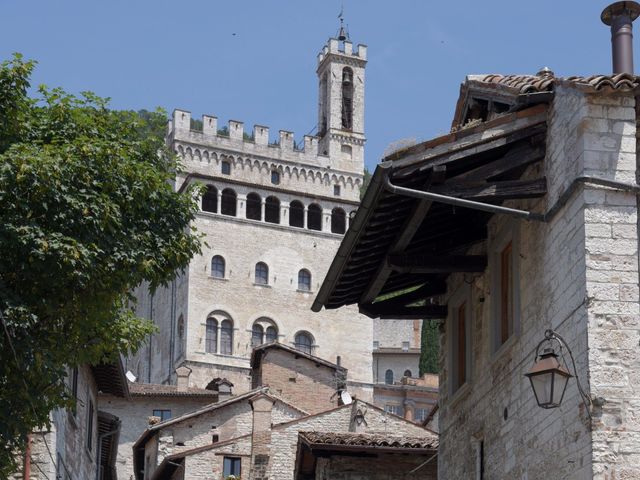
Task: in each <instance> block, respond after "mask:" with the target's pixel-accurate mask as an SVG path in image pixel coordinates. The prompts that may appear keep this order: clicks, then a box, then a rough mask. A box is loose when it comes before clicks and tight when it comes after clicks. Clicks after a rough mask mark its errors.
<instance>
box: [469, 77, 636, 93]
mask: <svg viewBox="0 0 640 480" xmlns="http://www.w3.org/2000/svg"><path fill="white" fill-rule="evenodd" d="M467 82H470V83H481V84H485V85H492V86H496V87H504V88H506V89H510V90H513V91H514V92H515V93H518V94H526V93H539V92H552V91H553V89H554V87H555V85H557V84H559V83H564V82H567V83H570V84H576V85H585V86H589V87H592V88H594V89H595V90H600V89H602V88H605V87H610V88H612V89H614V90H632V89H634V88H637V87H638V86H640V77H638V76H636V75H630V74H628V73H618V74H616V75H591V76H589V77H583V76H571V77H565V78H561V77H555V76H553V73H552V72H544V71H543V72H541V73H540V74H538V75H499V74H490V75H469V76H468V77H467Z"/></svg>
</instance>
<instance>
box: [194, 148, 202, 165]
mask: <svg viewBox="0 0 640 480" xmlns="http://www.w3.org/2000/svg"><path fill="white" fill-rule="evenodd" d="M193 158H194V159H195V160H197V161H199V162H201V161H202V154H201V153H200V149H199V148H196V149H195V150H194V151H193Z"/></svg>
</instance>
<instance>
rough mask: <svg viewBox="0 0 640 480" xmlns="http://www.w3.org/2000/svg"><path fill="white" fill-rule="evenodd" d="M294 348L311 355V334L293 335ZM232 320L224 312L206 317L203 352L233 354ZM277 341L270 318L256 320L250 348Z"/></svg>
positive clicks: (277, 334) (276, 330) (312, 343)
mask: <svg viewBox="0 0 640 480" xmlns="http://www.w3.org/2000/svg"><path fill="white" fill-rule="evenodd" d="M293 338H294V342H293V344H294V346H295V348H297V349H298V350H300V351H302V352H305V353H308V354H309V355H311V354H312V353H313V349H314V347H315V340H314V338H313V335H311V333H309V332H307V331H305V330H300V331H298V332H296V334H295V335H294V337H293ZM233 340H234V324H233V319H232V318H231V317H230V316H229V315H227V314H226V313H225V312H221V311H215V312H212V313H210V314H209V315H208V316H207V320H206V323H205V352H206V353H215V354H218V353H219V354H221V355H233V354H234V341H233ZM277 341H279V332H278V326H277V325H276V323H275V322H274V321H273V320H271V319H270V318H266V317H261V318H258V319H257V320H256V321H255V322H254V323H253V326H252V327H251V348H255V347H258V346H260V345H263V344H265V343H271V342H277Z"/></svg>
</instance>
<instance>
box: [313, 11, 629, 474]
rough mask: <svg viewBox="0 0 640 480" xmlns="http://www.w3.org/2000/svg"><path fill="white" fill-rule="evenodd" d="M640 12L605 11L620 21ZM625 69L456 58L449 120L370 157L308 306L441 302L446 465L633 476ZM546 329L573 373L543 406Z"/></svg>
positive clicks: (386, 308)
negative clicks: (459, 74)
mask: <svg viewBox="0 0 640 480" xmlns="http://www.w3.org/2000/svg"><path fill="white" fill-rule="evenodd" d="M638 14H640V5H638V4H636V3H635V2H618V3H617V4H614V5H613V6H611V7H609V8H608V9H606V10H605V12H603V19H604V20H605V21H606V22H608V23H613V24H614V26H613V29H614V32H615V31H616V28H619V27H621V26H622V27H624V28H625V29H626V30H625V31H627V32H629V31H630V23H631V20H632V19H633V18H635V17H636V16H638ZM625 16H626V18H620V17H625ZM625 38H626V39H627V41H630V40H629V39H630V36H628V35H622V36H614V47H615V45H616V42H618V41H622V40H624V39H625ZM629 46H630V45H629ZM617 53H618V55H619V54H620V52H617ZM614 58H619V57H617V56H615V55H614ZM630 63H631V64H632V62H630ZM639 87H640V78H639V77H636V76H635V75H633V73H632V71H631V70H626V71H625V70H622V71H620V70H618V71H617V73H615V74H613V75H597V76H591V77H568V78H559V77H556V76H555V75H554V74H553V72H551V71H550V70H548V69H544V70H542V71H540V72H539V73H538V74H537V75H518V76H516V75H474V76H469V77H467V79H466V80H465V82H464V83H463V85H462V88H461V93H460V97H459V100H458V104H457V106H456V113H455V116H454V120H453V126H452V130H451V133H450V134H448V135H444V136H442V137H439V138H436V139H433V140H430V141H428V142H424V143H421V144H419V145H416V146H414V147H410V148H407V149H405V150H403V151H400V152H397V153H396V154H392V155H391V156H389V157H388V158H386V159H385V161H384V162H383V163H381V165H380V166H379V167H378V169H377V170H376V172H375V174H374V175H373V179H372V183H371V187H370V188H369V190H368V191H367V194H366V196H365V198H364V199H363V203H362V207H361V209H359V210H358V212H357V214H356V216H355V218H354V219H353V221H352V223H351V228H350V230H349V231H348V232H347V234H346V235H345V241H344V242H343V244H342V245H341V248H340V250H339V251H338V254H337V256H336V259H335V261H334V263H333V264H332V267H331V268H330V271H329V273H328V275H327V279H326V280H325V283H324V284H323V286H322V287H321V289H320V291H319V293H318V297H317V299H316V302H315V304H314V309H316V310H317V309H319V308H320V307H321V306H324V307H326V308H329V309H333V308H337V307H340V306H342V305H348V304H360V305H361V308H365V309H368V310H369V311H371V312H373V313H377V314H378V315H380V316H381V317H385V316H388V315H390V313H391V312H394V313H395V314H396V315H398V314H403V315H404V316H405V317H407V318H410V317H411V316H415V317H416V318H427V317H431V318H440V319H442V320H443V323H442V335H441V345H442V348H441V358H440V368H441V373H440V386H439V389H440V399H439V405H440V408H439V414H440V416H439V424H440V425H439V426H440V435H441V438H440V440H441V441H440V449H439V456H438V468H439V473H440V475H441V476H442V477H443V478H491V479H513V478H529V479H544V478H551V477H553V478H567V479H587V478H589V479H590V478H596V479H622V478H640V461H639V460H638V458H640V457H639V455H638V453H639V449H638V445H639V444H640V428H639V427H638V422H637V421H636V417H637V406H638V404H639V403H640V387H639V386H638V385H639V383H638V379H639V377H638V374H637V369H638V365H639V364H640V353H639V350H638V339H639V338H640V328H639V325H640V315H639V314H640V301H639V293H638V280H639V279H638V199H637V195H638V193H640V187H638V185H637V178H638V173H637V172H638V166H637V165H638V163H637V158H638V157H637V151H638V140H637V139H638V137H639V135H638V133H637V132H638V118H640V115H639V114H638V112H639V109H638V101H637V96H636V95H637V92H638V88H639ZM392 208H393V212H394V215H393V217H390V216H389V213H388V212H389V211H391V209H392ZM399 212H403V213H399ZM381 223H384V224H386V225H387V227H388V228H387V230H386V231H384V232H382V233H381V232H380V231H379V230H378V229H377V225H380V224H381ZM363 258H367V259H368V260H369V262H368V263H367V264H366V265H365V264H364V263H363V261H362V259H363ZM373 258H375V259H376V261H373V260H372V259H373ZM356 272H357V273H356ZM371 285H374V286H375V288H371ZM394 292H395V294H394ZM381 295H384V298H386V299H387V300H384V301H379V302H375V303H373V300H375V299H376V298H377V297H379V296H381ZM548 329H550V330H552V331H553V332H555V333H553V332H549V333H546V331H547V330H548ZM558 336H560V337H562V338H563V339H564V342H565V344H564V345H563V346H562V348H561V349H560V351H559V350H558V346H559V345H558V344H560V345H562V343H561V340H559V339H558V338H559V337H558ZM545 339H547V340H545ZM551 339H558V340H551ZM541 343H542V344H541ZM549 344H551V346H552V347H554V348H555V351H556V353H558V352H560V353H562V355H561V356H560V358H559V361H560V362H561V364H563V365H564V366H565V368H567V369H569V370H570V372H571V373H572V374H573V375H575V377H574V378H571V379H569V381H568V384H567V387H566V392H565V393H564V398H563V399H562V401H561V402H557V400H558V398H556V403H560V405H559V406H557V407H556V408H553V409H542V408H540V407H539V406H538V404H537V400H536V397H535V396H534V393H533V390H532V388H531V385H530V382H529V380H528V379H527V378H526V377H525V373H527V372H529V370H530V369H531V367H532V365H533V364H534V359H535V357H536V351H537V347H539V346H540V348H541V350H540V352H539V353H542V348H544V347H548V346H549ZM569 352H571V353H572V356H573V358H575V364H576V365H575V369H574V367H573V365H572V361H571V357H570V356H569ZM547 358H552V357H547ZM578 381H579V382H580V383H578ZM583 393H584V394H583ZM460 452H466V453H467V454H465V455H460Z"/></svg>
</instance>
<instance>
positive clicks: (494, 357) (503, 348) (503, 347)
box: [491, 333, 518, 363]
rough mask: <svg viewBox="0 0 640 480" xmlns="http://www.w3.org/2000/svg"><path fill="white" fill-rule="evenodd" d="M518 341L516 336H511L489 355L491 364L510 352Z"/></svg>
mask: <svg viewBox="0 0 640 480" xmlns="http://www.w3.org/2000/svg"><path fill="white" fill-rule="evenodd" d="M517 341H518V338H517V335H516V334H515V333H514V334H512V335H511V336H510V337H509V338H508V339H507V341H506V342H504V343H503V344H502V345H500V347H498V349H497V350H495V351H494V352H493V353H492V354H491V363H495V362H497V361H498V360H499V359H500V358H501V357H502V356H503V355H504V354H505V353H506V352H508V351H509V350H511V348H512V347H513V345H514V344H515V343H516V342H517Z"/></svg>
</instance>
